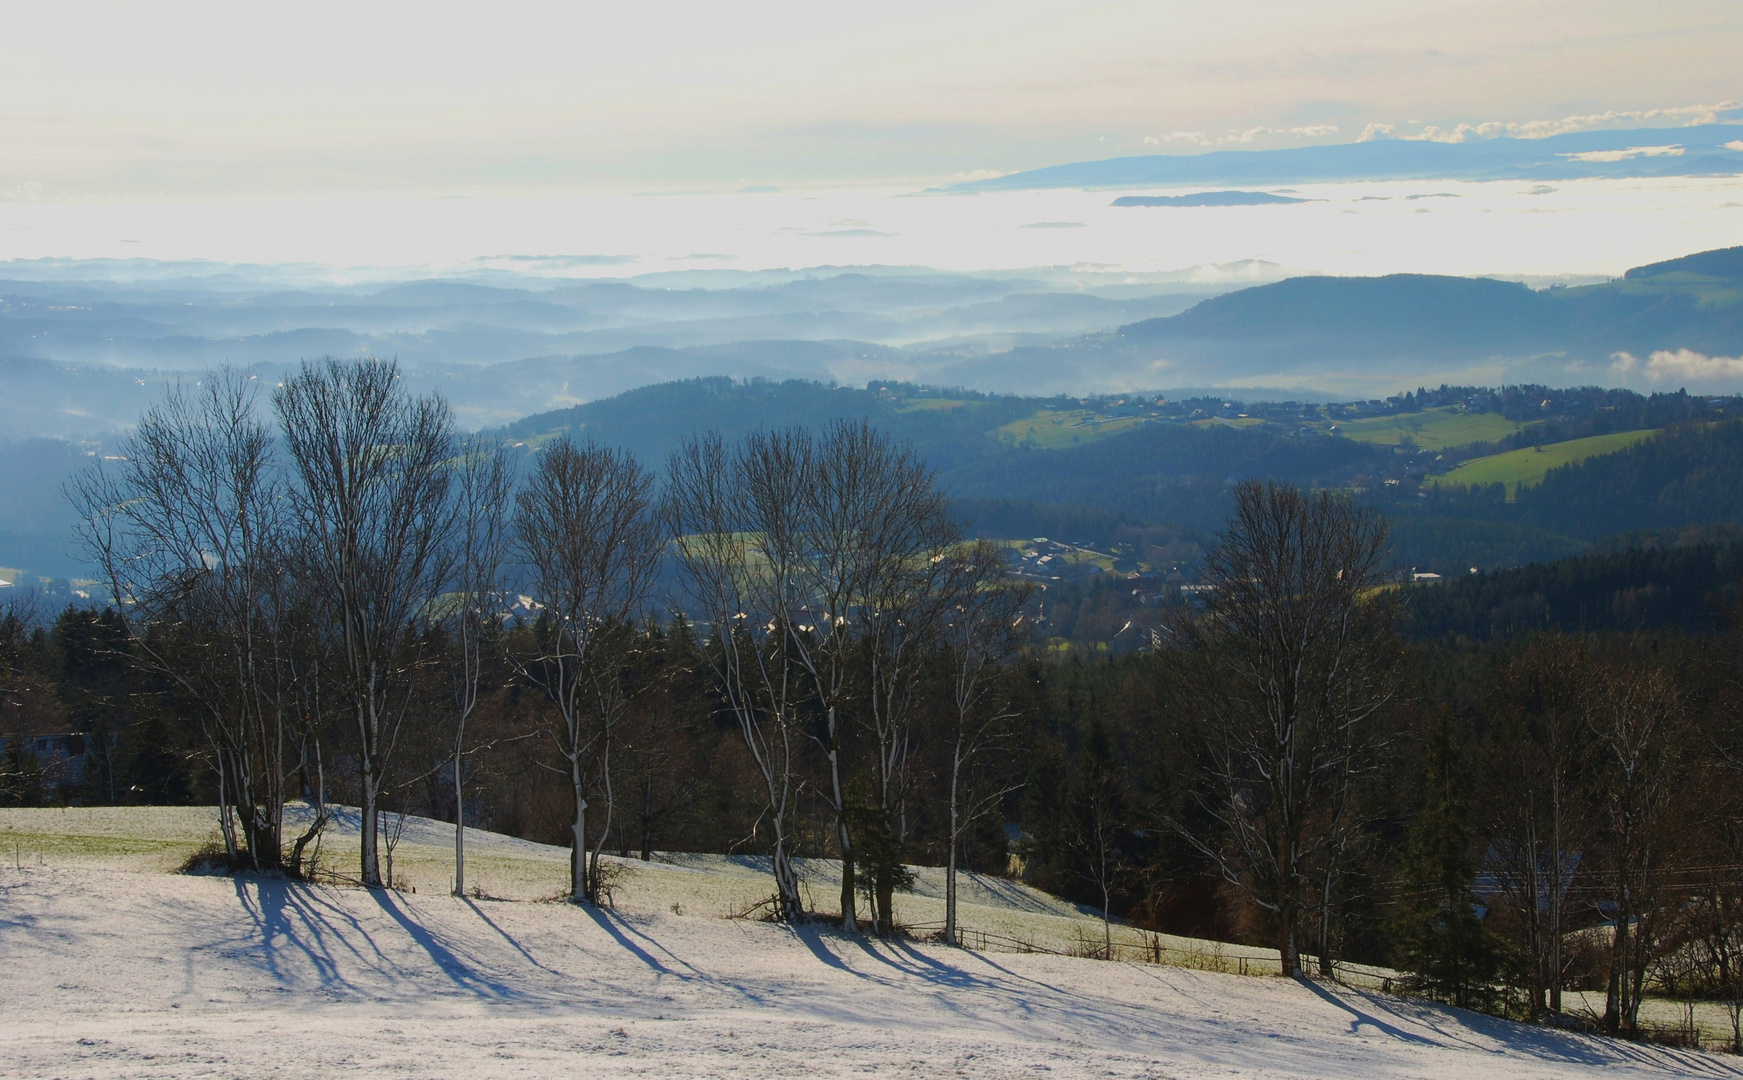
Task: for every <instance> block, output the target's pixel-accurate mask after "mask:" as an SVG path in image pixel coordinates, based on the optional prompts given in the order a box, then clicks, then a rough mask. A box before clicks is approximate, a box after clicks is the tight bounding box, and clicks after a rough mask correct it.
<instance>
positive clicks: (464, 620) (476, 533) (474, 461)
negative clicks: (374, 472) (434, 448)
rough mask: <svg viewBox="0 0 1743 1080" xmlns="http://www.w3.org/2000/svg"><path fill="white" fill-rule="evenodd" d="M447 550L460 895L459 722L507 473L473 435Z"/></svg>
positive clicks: (478, 669)
mask: <svg viewBox="0 0 1743 1080" xmlns="http://www.w3.org/2000/svg"><path fill="white" fill-rule="evenodd" d="M455 473H456V479H457V480H458V486H457V490H456V493H455V526H454V527H455V533H454V541H455V557H454V580H453V591H452V593H451V595H450V597H449V600H450V606H449V609H448V620H447V621H448V625H449V638H450V640H451V641H452V643H453V650H454V652H453V657H452V660H451V662H450V663H449V665H448V670H449V677H450V680H451V689H452V693H453V699H454V758H453V768H454V895H455V896H465V895H466V754H467V750H466V721H467V720H468V719H470V718H471V716H472V713H473V710H475V709H476V708H477V707H478V688H479V684H480V682H481V681H482V679H483V674H484V668H485V662H486V661H485V653H486V643H487V642H488V641H489V640H490V639H491V638H492V637H493V636H494V634H495V632H496V630H498V629H499V623H500V617H501V611H502V597H501V590H500V584H501V582H500V578H501V574H502V560H503V555H504V552H505V549H506V547H507V541H508V534H509V497H510V494H511V491H512V489H513V484H514V473H513V469H512V467H511V465H510V463H509V461H508V457H507V455H506V454H505V453H504V451H503V448H502V446H501V444H499V443H496V442H492V441H488V440H485V439H482V438H476V437H475V438H473V439H470V440H468V441H467V443H466V444H465V445H464V446H462V447H461V452H460V461H459V464H458V467H457V468H456V470H455Z"/></svg>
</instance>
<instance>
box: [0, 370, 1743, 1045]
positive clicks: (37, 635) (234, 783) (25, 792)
mask: <svg viewBox="0 0 1743 1080" xmlns="http://www.w3.org/2000/svg"><path fill="white" fill-rule="evenodd" d="M72 494H73V496H74V498H75V500H76V501H77V503H78V505H79V507H80V509H81V514H82V516H83V518H84V520H85V522H86V534H85V535H86V542H87V543H88V545H89V546H90V549H91V551H92V553H93V555H94V556H96V558H97V560H98V561H99V562H100V563H101V565H102V566H103V567H104V569H105V572H106V574H107V575H108V578H109V585H110V588H111V595H112V596H113V597H114V598H116V599H117V600H118V601H119V602H118V603H116V604H114V605H113V606H111V607H109V608H108V609H106V610H94V609H79V608H75V609H69V610H68V611H67V612H65V613H63V614H62V615H61V616H60V617H59V618H58V619H57V620H56V621H55V623H54V624H53V625H52V626H45V625H42V623H41V621H40V620H38V621H36V623H35V624H34V625H33V623H32V620H31V619H30V618H28V617H27V615H28V613H27V612H21V611H20V610H13V611H12V612H10V613H9V614H8V616H7V617H6V619H0V629H4V631H5V632H4V634H0V653H3V654H4V661H5V665H4V667H3V668H0V675H3V676H4V682H5V687H6V696H5V699H4V704H5V707H6V708H7V710H8V711H9V712H10V713H12V714H13V716H14V717H17V718H25V717H31V718H34V719H32V720H30V723H31V724H33V725H34V726H35V728H36V729H37V730H43V729H44V728H45V725H46V724H47V722H48V721H50V720H53V721H55V722H56V723H59V724H60V726H61V729H62V730H72V729H79V730H82V731H84V732H86V733H87V738H86V740H85V741H86V744H87V745H86V749H85V760H86V763H87V768H86V774H85V780H84V783H83V786H82V787H81V788H78V789H76V790H75V789H70V788H66V787H63V788H62V789H61V797H69V792H72V793H73V794H75V795H76V797H78V798H81V799H82V800H84V801H89V802H121V803H125V802H154V801H193V800H200V799H210V800H212V801H215V802H217V803H218V804H219V805H220V806H221V808H222V810H221V819H222V821H223V836H224V844H225V848H226V850H225V853H224V857H225V858H227V859H228V860H229V861H230V862H231V863H232V864H233V865H236V866H246V867H250V868H257V869H259V870H263V871H275V872H284V873H290V874H298V873H306V872H307V871H308V869H309V862H310V857H311V856H310V852H311V848H310V845H311V844H316V843H318V837H319V835H320V831H321V828H322V827H323V826H324V825H325V824H326V822H327V821H328V820H329V818H330V816H331V815H332V814H335V813H339V812H341V811H340V810H338V809H337V807H338V806H339V805H341V804H349V805H354V806H356V807H357V808H359V810H360V811H361V814H360V820H359V824H360V834H361V841H360V850H359V853H358V864H357V865H358V868H359V869H358V876H357V880H358V881H359V882H361V883H362V884H365V885H369V886H382V885H390V884H392V881H393V873H392V869H391V860H392V849H393V844H394V843H395V842H396V838H397V826H396V822H399V821H403V815H404V814H407V813H422V814H426V815H429V816H434V817H440V818H443V819H446V820H450V821H453V822H455V824H456V830H455V833H456V836H455V842H456V852H455V856H456V857H455V865H456V871H455V882H454V887H455V891H456V892H463V891H465V889H466V881H465V876H464V875H465V870H464V866H465V863H464V837H465V829H466V826H467V825H468V824H471V825H488V826H490V827H492V828H496V829H499V830H501V831H506V832H513V833H517V834H520V835H524V836H528V837H530V838H533V839H539V840H544V841H546V842H553V843H562V844H566V845H567V846H568V847H569V848H570V849H571V851H572V861H571V866H570V874H569V882H568V891H569V893H570V894H571V895H572V896H573V897H574V898H575V899H576V900H577V901H579V902H583V903H606V902H609V893H610V887H611V880H610V879H611V874H610V871H609V863H608V862H607V861H605V860H603V858H602V856H603V855H604V854H606V853H610V852H615V853H618V854H623V855H630V854H640V855H641V856H642V857H644V858H646V857H648V856H649V855H651V853H652V852H653V851H655V850H660V849H665V850H686V849H687V850H713V851H739V852H747V853H753V854H756V855H759V856H763V857H766V858H767V860H768V867H769V873H770V882H771V895H770V899H769V901H768V902H767V912H768V915H769V916H770V917H773V918H778V919H783V920H791V921H798V920H804V919H808V918H816V917H827V918H830V919H835V918H839V919H840V922H841V925H842V926H843V927H844V928H845V929H847V930H849V931H860V930H868V929H869V930H871V931H874V932H883V933H888V932H893V931H895V930H896V929H897V927H896V926H895V921H894V912H893V896H894V895H895V894H896V893H897V892H899V891H901V890H902V889H904V888H905V887H907V885H908V884H909V877H908V875H909V873H910V871H909V869H908V867H910V866H911V865H913V864H915V863H932V864H942V865H945V866H947V867H948V868H949V869H950V875H949V880H950V883H951V884H950V897H949V901H950V902H949V903H948V905H947V911H948V916H947V924H946V927H945V928H944V936H945V938H946V940H951V941H954V940H955V938H956V936H957V932H958V928H957V926H956V910H955V903H954V882H955V874H956V871H957V869H958V868H959V867H967V868H969V869H974V870H980V871H983V872H991V873H1009V874H1013V875H1018V876H1022V877H1024V878H1025V879H1027V880H1030V881H1033V882H1035V883H1037V884H1039V885H1041V886H1043V887H1045V888H1048V889H1051V890H1053V891H1055V892H1058V893H1060V894H1063V895H1066V896H1070V897H1072V898H1074V899H1078V900H1081V901H1084V902H1087V903H1090V904H1093V905H1095V906H1096V907H1098V908H1100V909H1101V910H1102V911H1103V912H1104V913H1106V914H1108V915H1109V916H1110V917H1112V916H1120V917H1123V918H1126V919H1129V920H1130V921H1132V922H1133V923H1134V924H1136V925H1139V926H1142V927H1148V928H1151V929H1155V930H1162V931H1168V932H1174V933H1184V934H1192V935H1198V936H1206V937H1213V938H1218V939H1222V940H1240V941H1249V942H1255V943H1266V944H1270V945H1272V946H1273V947H1275V948H1276V949H1277V951H1278V956H1279V961H1280V966H1281V970H1283V971H1284V972H1285V973H1287V974H1298V973H1302V972H1317V973H1320V974H1322V975H1335V973H1336V970H1337V965H1338V964H1339V963H1342V962H1365V963H1376V964H1387V965H1392V966H1395V967H1397V968H1399V969H1400V970H1401V971H1403V972H1406V973H1408V974H1407V978H1408V979H1409V982H1410V986H1411V987H1412V988H1414V989H1415V990H1417V991H1419V992H1422V993H1426V994H1430V995H1434V996H1439V997H1444V998H1446V999H1448V1000H1453V1001H1456V1002H1458V1003H1460V1004H1466V1005H1473V1006H1478V1007H1487V1008H1494V1009H1497V1010H1499V1011H1508V1012H1513V1013H1519V1014H1526V1015H1541V1014H1543V1013H1546V1012H1561V1011H1563V1010H1564V1009H1565V1008H1566V1002H1565V1000H1564V994H1565V993H1567V992H1568V991H1570V990H1591V991H1603V993H1604V996H1605V1001H1606V1005H1605V1010H1604V1013H1603V1015H1602V1023H1603V1025H1604V1026H1605V1027H1606V1028H1608V1029H1610V1030H1612V1031H1617V1032H1624V1033H1630V1032H1638V1031H1639V1030H1641V1027H1642V1024H1641V1021H1640V1016H1639V1009H1640V1002H1641V999H1642V997H1643V996H1645V995H1646V994H1648V993H1673V994H1675V995H1678V996H1680V997H1684V998H1688V999H1690V1000H1692V999H1693V998H1695V997H1706V998H1711V999H1718V1000H1723V1001H1726V1002H1728V1003H1730V1005H1731V1016H1732V1017H1733V1020H1734V1026H1735V1019H1736V1017H1737V1016H1738V1005H1737V1003H1738V1002H1739V1001H1740V1000H1743V952H1740V951H1739V949H1740V948H1743V923H1740V922H1739V915H1740V914H1743V873H1740V872H1739V869H1738V868H1739V866H1743V846H1740V845H1743V828H1739V826H1740V825H1743V805H1740V804H1739V802H1738V799H1737V794H1736V791H1737V788H1738V784H1737V783H1736V776H1737V771H1738V769H1739V768H1743V737H1740V732H1743V724H1740V723H1739V720H1740V717H1739V716H1738V713H1737V711H1736V705H1735V703H1736V702H1737V701H1738V700H1739V698H1738V695H1737V692H1736V691H1737V689H1738V683H1739V681H1740V680H1743V674H1740V673H1743V636H1740V635H1739V634H1738V633H1736V632H1735V631H1731V632H1727V633H1722V634H1714V635H1707V636H1686V635H1684V634H1682V633H1681V632H1679V631H1677V630H1676V629H1675V628H1671V629H1668V630H1665V631H1662V632H1659V633H1656V634H1652V635H1647V634H1642V633H1636V634H1631V635H1625V634H1620V633H1612V634H1604V635H1595V634H1584V635H1569V634H1564V633H1555V632H1543V631H1541V630H1539V629H1537V628H1536V627H1535V626H1526V627H1522V628H1521V629H1520V631H1519V632H1517V633H1512V634H1503V633H1499V632H1497V633H1496V634H1494V635H1493V636H1491V637H1489V638H1488V639H1486V640H1481V641H1473V640H1471V639H1468V638H1452V637H1448V638H1443V639H1435V640H1426V641H1425V640H1413V639H1410V638H1407V637H1405V636H1403V635H1402V634H1401V633H1400V606H1401V603H1402V601H1403V599H1404V597H1403V596H1402V594H1401V593H1400V591H1399V590H1398V588H1397V586H1396V585H1395V583H1394V582H1392V580H1391V578H1390V575H1389V574H1388V573H1387V571H1386V566H1385V563H1386V559H1387V554H1388V528H1387V522H1386V519H1385V518H1384V517H1383V516H1381V515H1380V514H1378V513H1377V512H1376V511H1375V510H1374V509H1373V508H1372V507H1367V506H1362V505H1358V504H1356V503H1353V502H1352V501H1350V500H1349V499H1348V498H1347V497H1344V496H1341V495H1338V494H1336V493H1333V492H1325V491H1322V492H1317V493H1314V492H1303V491H1301V490H1299V489H1297V488H1296V487H1294V486H1291V485H1288V484H1274V483H1254V482H1250V483H1245V484H1242V485H1240V486H1238V487H1237V488H1236V489H1235V491H1234V498H1233V503H1234V507H1235V510H1234V514H1233V515H1232V517H1231V518H1230V519H1229V520H1228V521H1227V523H1226V524H1225V527H1224V529H1223V531H1222V532H1221V533H1220V535H1219V536H1218V537H1217V538H1216V540H1215V541H1214V542H1213V543H1212V545H1211V547H1210V550H1209V551H1208V553H1207V554H1206V556H1205V564H1204V573H1203V575H1202V577H1203V580H1204V582H1205V583H1206V584H1208V585H1210V586H1211V588H1209V589H1206V590H1201V591H1199V592H1196V593H1195V594H1193V597H1194V598H1193V599H1192V600H1191V601H1190V602H1186V603H1180V604H1177V605H1175V606H1172V607H1170V608H1168V609H1167V610H1166V611H1165V612H1162V613H1161V614H1160V615H1159V617H1158V618H1157V619H1156V620H1155V621H1154V622H1153V623H1152V624H1151V625H1150V626H1149V627H1148V640H1149V645H1148V647H1147V648H1145V649H1143V650H1137V651H1129V652H1120V653H1112V652H1110V653H1106V654H1097V653H1094V652H1093V651H1090V650H1083V649H1078V650H1074V651H1071V652H1069V653H1063V654H1062V653H1057V652H1055V651H1053V650H1051V649H1049V647H1048V646H1047V645H1046V643H1045V641H1043V640H1040V639H1038V638H1036V637H1035V636H1034V635H1033V633H1032V631H1033V627H1034V624H1035V622H1036V613H1037V612H1038V611H1039V610H1041V607H1042V605H1043V604H1044V603H1045V596H1044V594H1043V593H1040V592H1038V591H1034V590H1032V588H1031V587H1030V586H1027V585H1025V584H1023V583H1021V582H1018V581H1016V580H1014V579H1012V578H1011V577H1010V575H1009V573H1008V571H1007V565H1008V564H1007V559H1006V553H1005V551H1004V550H1003V549H1002V548H1001V547H1000V546H999V545H997V544H995V543H993V542H990V541H985V540H972V539H970V538H968V537H967V536H965V534H964V532H963V530H962V527H961V526H960V525H959V524H958V523H957V522H955V521H954V520H953V519H952V516H951V514H950V512H949V504H948V503H947V501H946V500H945V498H944V497H943V494H942V493H941V491H940V490H939V486H938V484H937V483H936V481H935V479H934V477H933V476H932V474H931V473H930V472H929V470H928V469H927V468H926V467H925V465H924V464H923V463H922V462H921V461H920V460H919V459H918V458H917V457H916V456H915V455H914V453H913V452H912V450H911V449H910V448H908V447H906V446H904V445H900V444H896V443H894V442H893V441H891V440H890V439H889V438H888V437H887V436H885V435H883V434H882V433H880V432H879V431H878V430H877V429H875V428H873V427H871V426H870V425H869V424H867V423H864V422H858V421H855V422H838V423H835V424H832V425H828V426H825V427H824V428H822V429H821V430H817V431H813V430H806V429H799V428H794V429H786V430H772V431H758V432H753V433H751V434H749V435H747V436H744V437H742V438H738V439H734V440H728V439H726V438H724V437H721V436H718V435H714V434H708V433H701V434H697V435H694V436H692V437H691V438H689V439H687V440H685V441H684V442H683V443H682V444H681V445H680V446H679V448H678V450H677V451H676V452H675V453H674V454H673V455H672V456H671V457H670V459H669V460H668V461H667V462H666V463H665V467H664V469H663V470H662V471H660V472H658V473H656V472H654V471H653V470H650V469H648V468H646V467H645V466H643V465H642V464H641V463H640V462H638V461H637V460H635V459H634V458H633V457H632V456H631V455H629V454H627V453H625V452H622V451H618V450H613V449H609V448H605V447H600V446H597V445H591V444H587V443H577V442H572V441H569V440H566V439H558V440H554V441H552V442H549V443H546V444H544V445H542V446H540V447H539V448H538V449H537V450H536V452H533V453H530V454H527V455H525V456H524V457H520V458H517V457H515V456H513V455H512V454H511V453H510V451H509V450H508V449H506V448H504V447H503V446H501V445H500V444H497V443H494V442H492V441H489V440H484V439H477V438H472V439H463V438H460V437H459V436H457V435H456V434H455V432H454V430H453V427H452V422H451V419H450V418H449V416H448V414H447V411H446V407H445V406H444V405H443V404H442V402H441V401H439V400H438V399H434V398H414V397H412V396H410V395H408V394H406V393H405V391H404V390H403V387H402V384H401V383H400V382H399V380H398V377H397V372H396V371H395V369H394V367H393V365H391V364H383V363H375V362H337V361H327V362H323V363H320V364H310V365H305V367H304V368H303V369H302V371H301V372H300V373H299V374H298V375H297V376H295V377H293V378H289V379H287V380H286V381H285V383H284V384H283V385H282V386H279V387H276V388H274V389H273V390H272V392H271V393H270V394H262V393H261V390H260V388H258V387H256V386H255V385H253V384H252V382H251V381H250V380H247V379H246V378H244V377H241V376H237V375H234V374H230V373H223V372H220V373H217V374H215V375H213V376H211V377H209V378H208V379H206V380H203V382H202V384H201V385H199V386H197V387H192V388H182V389H179V390H177V391H175V392H173V393H171V394H170V395H169V396H167V397H166V398H165V400H164V402H163V403H162V404H160V405H159V406H158V407H157V408H156V409H154V410H152V411H151V412H150V413H148V414H147V415H146V417H145V418H144V419H143V420H142V422H141V424H140V426H139V428H138V429H137V430H136V432H135V433H134V434H133V436H132V437H131V439H130V441H129V444H128V446H127V447H126V449H125V452H124V454H123V455H122V460H120V461H118V462H108V463H103V464H102V465H100V466H94V467H93V468H92V470H91V471H90V472H88V473H87V474H85V475H84V476H83V477H82V478H81V479H80V480H79V482H78V483H77V484H76V485H75V487H74V489H73V491H72ZM14 607H15V609H16V608H17V605H14ZM6 723H7V725H8V727H7V728H3V729H0V730H19V729H20V725H21V724H22V723H24V720H22V719H8V720H7V721H6ZM19 745H20V744H19V742H18V741H17V740H13V741H12V742H11V743H10V744H9V747H8V751H7V755H8V765H7V767H6V771H7V779H6V783H7V784H8V785H9V787H8V791H9V795H8V797H9V798H10V799H12V800H13V801H21V800H28V799H33V798H35V799H41V798H47V797H50V796H49V795H48V794H47V793H46V792H45V791H44V790H43V789H42V787H41V785H40V784H39V785H38V786H37V787H35V788H32V787H31V783H32V781H31V780H30V779H29V775H28V774H30V767H29V763H28V762H27V761H25V760H24V757H23V756H22V755H21V754H19V753H17V752H16V751H17V748H18V746H19ZM294 799H303V800H307V801H308V803H309V804H310V806H311V807H312V808H313V813H312V815H310V816H309V817H306V818H298V819H297V820H299V821H305V822H307V823H308V824H306V825H304V826H303V827H300V828H298V829H296V830H290V831H287V828H286V824H285V823H286V820H287V819H286V815H285V813H284V807H285V804H286V803H287V802H290V801H292V800H294ZM291 832H294V835H292V834H291ZM800 857H826V858H832V859H840V860H841V861H842V865H843V872H842V889H841V895H840V897H839V901H838V903H837V904H835V905H826V906H827V907H834V908H835V910H834V911H825V912H822V913H821V914H820V913H819V912H818V911H817V910H813V909H811V907H810V906H809V905H808V904H807V901H806V897H805V894H804V893H803V891H802V890H801V888H800V882H799V871H798V867H797V865H796V863H795V860H796V859H798V858H800ZM384 864H385V865H384ZM1104 944H1105V945H1106V946H1107V947H1108V948H1109V950H1110V952H1111V945H1112V940H1111V930H1110V931H1109V936H1108V937H1107V939H1105V941H1104ZM1734 1034H1735V1033H1734Z"/></svg>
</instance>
